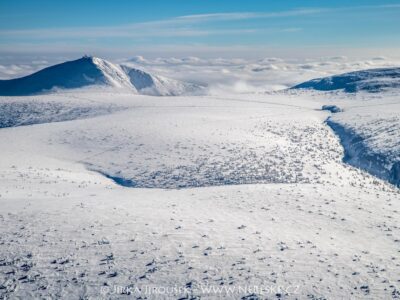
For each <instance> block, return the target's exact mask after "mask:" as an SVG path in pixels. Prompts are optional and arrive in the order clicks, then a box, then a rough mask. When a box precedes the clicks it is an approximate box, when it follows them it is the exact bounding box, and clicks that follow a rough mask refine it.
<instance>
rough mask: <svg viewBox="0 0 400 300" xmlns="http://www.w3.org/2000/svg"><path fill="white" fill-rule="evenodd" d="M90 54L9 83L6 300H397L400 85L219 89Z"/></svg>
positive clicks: (2, 285)
mask: <svg viewBox="0 0 400 300" xmlns="http://www.w3.org/2000/svg"><path fill="white" fill-rule="evenodd" d="M84 59H86V60H89V61H84V62H82V61H81V62H80V64H79V68H80V72H75V71H74V70H75V69H74V70H73V71H71V70H70V71H69V72H67V73H68V76H66V77H65V78H67V79H68V80H66V79H65V78H64V80H63V81H62V83H63V84H62V88H61V89H58V88H57V89H54V88H53V87H54V86H57V84H58V85H59V82H58V80H60V79H59V78H58V77H57V78H56V77H54V76H53V75H52V76H50V77H47V74H45V75H46V76H45V77H46V78H50V79H52V80H54V82H53V83H52V85H51V86H50V85H44V84H42V82H41V80H38V78H39V79H40V77H37V76H39V75H40V72H39V73H36V74H39V75H35V74H33V75H32V76H31V77H30V78H28V79H23V80H24V81H23V82H19V83H18V84H16V85H15V86H16V87H17V88H15V86H14V87H13V86H12V85H13V84H14V83H12V84H10V83H0V92H2V91H9V92H7V93H8V94H7V95H15V94H19V93H17V92H16V91H23V95H24V96H2V97H0V127H1V129H0V146H1V147H0V154H1V156H0V157H1V159H0V207H1V209H0V298H4V299H28V298H38V299H57V298H68V299H124V298H129V297H131V298H133V299H198V298H201V299H397V298H400V272H399V270H400V190H399V188H398V187H397V186H396V185H399V182H400V181H399V178H400V125H399V124H400V98H399V93H398V90H397V88H396V87H393V86H392V87H391V89H390V90H385V91H379V92H376V91H375V90H374V93H369V92H368V90H363V91H358V92H357V93H347V92H346V91H340V90H339V91H324V92H321V91H314V90H308V89H306V90H304V89H289V90H282V91H275V92H266V93H230V94H226V93H221V94H219V95H216V94H215V93H212V94H208V95H207V94H206V93H205V91H204V90H203V88H202V87H200V86H198V85H197V84H186V83H185V84H184V88H183V87H182V85H181V84H183V83H182V82H181V81H177V80H175V79H171V81H168V82H174V84H173V85H171V84H168V85H161V83H160V85H157V84H158V83H154V84H153V85H151V86H149V85H146V84H147V83H148V80H150V79H149V77H148V76H150V77H151V78H153V77H154V75H149V74H148V73H146V72H144V71H138V70H136V69H133V68H131V69H129V70H130V71H127V70H128V69H127V68H130V67H121V66H117V67H115V68H114V67H113V66H116V65H113V64H112V65H109V64H108V63H107V62H106V61H103V60H99V61H98V60H97V59H94V60H93V58H84ZM93 61H94V62H95V63H93ZM82 64H83V65H86V64H88V68H89V71H90V72H93V73H90V74H91V75H90V76H89V75H88V72H89V71H86V69H85V70H84V71H82V68H83V67H82V66H81V65H82ZM93 64H95V65H97V66H99V65H101V67H99V68H94V67H93ZM64 67H65V66H64ZM64 67H63V68H64ZM58 68H59V67H58ZM68 68H69V67H68ZM96 70H97V71H96ZM99 70H100V71H99ZM132 70H133V71H132ZM56 71H57V72H59V71H60V69H58V70H56ZM61 71H62V72H66V71H65V70H63V69H62V70H61ZM61 71H60V72H61ZM138 72H139V73H138ZM140 72H143V73H140ZM42 74H43V73H42ZM77 74H79V75H77ZM110 74H111V75H110ZM138 74H139V75H138ZM83 75H85V76H83ZM33 76H36V77H33ZM40 76H43V75H40ZM110 76H111V77H110ZM132 76H134V77H135V80H132ZM89 77H90V78H89ZM25 78H27V77H25ZM129 78H131V79H129ZM154 78H155V77H154ZM157 78H158V77H157ZM15 80H22V79H15ZM93 80H95V82H96V84H94V86H97V85H98V84H99V83H100V84H101V85H102V89H97V88H95V87H93V85H92V84H89V83H90V82H92V81H93ZM4 82H5V81H4ZM30 82H34V83H35V85H34V84H31V83H30ZM46 82H49V81H46ZM66 82H68V85H67V84H66ZM76 82H79V84H78V85H74V86H73V87H74V88H78V89H71V87H72V86H71V85H69V84H75V83H76ZM154 82H156V81H154ZM160 82H161V81H160ZM39 83H40V84H39ZM22 84H24V88H23V89H22V88H21V90H19V87H22ZM25 84H26V85H25ZM46 84H47V83H46ZM87 85H89V88H83V87H85V86H87ZM104 85H105V86H106V87H107V88H104ZM25 86H26V87H25ZM32 86H33V87H34V88H32ZM143 86H145V87H144V88H143ZM166 86H167V87H166ZM110 87H111V89H110ZM149 87H150V88H151V89H153V91H157V93H155V92H154V93H152V95H153V96H149V95H142V94H143V93H141V92H140V90H143V89H147V88H149ZM191 87H195V90H196V91H194V90H192V91H190V88H191ZM163 88H168V89H167V90H168V91H169V92H164V91H165V90H163ZM198 88H200V90H201V94H197V93H198ZM49 90H51V91H52V92H49ZM171 91H173V92H171ZM177 91H179V92H177ZM193 92H194V93H195V94H197V95H194V94H193ZM2 93H3V94H6V93H5V92H2ZM182 93H183V94H184V95H182V96H164V97H159V95H178V94H179V95H180V94H182ZM190 93H192V94H190ZM189 94H190V95H189ZM324 106H325V108H324V109H322V108H323V107H324ZM329 107H330V108H329ZM328 108H329V109H328ZM331 108H332V109H331ZM333 108H335V109H333Z"/></svg>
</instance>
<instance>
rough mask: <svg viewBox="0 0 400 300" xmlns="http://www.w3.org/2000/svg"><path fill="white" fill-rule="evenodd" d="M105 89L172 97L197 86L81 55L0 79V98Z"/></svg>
mask: <svg viewBox="0 0 400 300" xmlns="http://www.w3.org/2000/svg"><path fill="white" fill-rule="evenodd" d="M89 86H92V87H107V88H114V89H119V90H126V91H130V92H133V93H138V94H145V95H155V96H176V95H181V94H186V93H193V92H196V91H198V90H200V89H201V87H200V86H198V85H195V84H191V83H186V82H181V81H177V80H173V79H169V78H165V77H161V76H155V75H151V74H148V73H146V72H144V71H141V70H138V69H134V68H130V67H127V66H120V65H116V64H113V63H110V62H108V61H106V60H103V59H100V58H97V57H88V56H84V57H82V58H80V59H77V60H74V61H67V62H64V63H61V64H58V65H54V66H51V67H48V68H45V69H43V70H40V71H38V72H36V73H33V74H31V75H28V76H25V77H22V78H16V79H11V80H0V96H25V95H34V94H42V93H48V92H52V91H56V90H65V89H77V88H84V87H89Z"/></svg>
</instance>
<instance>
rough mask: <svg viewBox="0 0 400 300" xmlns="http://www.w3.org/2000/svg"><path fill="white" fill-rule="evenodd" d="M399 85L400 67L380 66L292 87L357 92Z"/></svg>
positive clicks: (374, 90)
mask: <svg viewBox="0 0 400 300" xmlns="http://www.w3.org/2000/svg"><path fill="white" fill-rule="evenodd" d="M399 87H400V68H380V69H369V70H362V71H355V72H350V73H344V74H340V75H334V76H330V77H324V78H317V79H313V80H310V81H306V82H303V83H301V84H298V85H296V86H294V87H292V89H314V90H319V91H332V90H343V91H344V92H347V93H355V92H358V91H366V92H380V91H382V90H385V89H390V88H399Z"/></svg>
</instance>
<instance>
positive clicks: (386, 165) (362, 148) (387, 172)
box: [328, 94, 400, 186]
mask: <svg viewBox="0 0 400 300" xmlns="http://www.w3.org/2000/svg"><path fill="white" fill-rule="evenodd" d="M338 98H339V97H338ZM350 101H351V100H350ZM342 106H343V107H345V109H344V110H345V111H344V112H340V113H336V114H335V115H333V116H332V117H330V118H329V119H328V124H329V125H330V126H331V127H332V128H333V130H334V131H335V132H336V133H337V134H338V136H339V137H340V139H341V142H342V144H343V146H344V148H345V154H346V155H345V157H344V160H345V161H346V162H347V163H350V164H352V165H354V166H356V167H359V168H362V169H364V170H367V171H368V172H370V173H371V174H374V175H375V176H377V177H379V178H382V179H385V180H387V181H389V182H391V183H393V184H395V185H397V186H400V113H399V112H400V100H399V99H398V96H397V95H396V94H394V95H390V94H386V95H385V94H383V95H382V96H379V97H376V98H375V99H370V100H368V101H363V102H362V103H361V104H360V103H358V104H354V103H352V102H348V103H343V101H342Z"/></svg>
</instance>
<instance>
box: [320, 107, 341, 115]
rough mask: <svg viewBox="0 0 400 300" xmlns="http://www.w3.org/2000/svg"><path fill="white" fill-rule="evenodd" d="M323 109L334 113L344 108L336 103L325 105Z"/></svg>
mask: <svg viewBox="0 0 400 300" xmlns="http://www.w3.org/2000/svg"><path fill="white" fill-rule="evenodd" d="M321 110H327V111H330V112H331V113H334V114H335V113H338V112H341V111H342V109H341V108H340V107H338V106H336V105H323V106H322V108H321Z"/></svg>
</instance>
